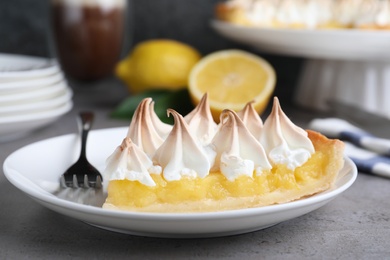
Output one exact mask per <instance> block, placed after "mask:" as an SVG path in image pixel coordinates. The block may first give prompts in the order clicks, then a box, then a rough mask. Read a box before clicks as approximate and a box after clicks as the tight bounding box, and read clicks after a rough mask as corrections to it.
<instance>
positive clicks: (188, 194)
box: [103, 94, 344, 212]
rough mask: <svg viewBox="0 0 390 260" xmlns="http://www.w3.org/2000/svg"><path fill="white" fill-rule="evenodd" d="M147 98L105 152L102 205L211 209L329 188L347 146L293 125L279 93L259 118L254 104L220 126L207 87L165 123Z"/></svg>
mask: <svg viewBox="0 0 390 260" xmlns="http://www.w3.org/2000/svg"><path fill="white" fill-rule="evenodd" d="M153 105H154V103H153V101H152V99H150V98H146V99H144V100H143V101H142V102H141V103H140V104H139V107H138V109H137V110H136V112H135V114H134V117H133V119H132V121H131V124H130V127H129V131H128V134H127V136H126V137H125V138H124V140H123V142H122V144H121V145H120V146H119V147H118V148H117V149H116V150H115V151H114V153H113V154H112V155H111V156H110V157H109V158H108V159H107V167H106V169H105V171H104V177H105V178H104V179H105V180H106V181H108V183H106V184H107V185H108V186H107V192H108V197H107V200H106V202H105V204H104V205H103V207H104V208H115V209H121V210H130V211H143V212H209V211H220V210H232V209H242V208H251V207H259V206H265V205H271V204H277V203H285V202H289V201H293V200H297V199H300V198H303V197H306V196H310V195H313V194H316V193H318V192H321V191H324V190H327V189H329V188H330V187H331V186H332V184H333V182H334V180H335V178H336V176H337V174H338V172H339V170H340V169H341V168H342V166H343V163H344V160H343V150H344V145H343V143H342V142H341V141H339V140H330V139H327V138H326V137H324V136H323V135H321V134H319V133H317V132H313V131H310V130H308V131H305V130H303V129H302V128H299V127H298V126H296V125H294V124H293V123H292V122H291V121H290V119H289V118H288V117H287V116H286V115H285V114H284V112H283V111H282V109H281V107H280V104H279V101H278V99H277V98H276V97H275V98H274V103H273V108H272V111H271V113H270V115H269V116H268V118H267V119H266V120H265V122H264V124H263V122H262V120H261V118H260V117H259V116H258V114H257V113H256V112H255V110H254V108H253V107H252V105H251V103H248V104H247V106H246V107H245V108H244V109H243V110H242V111H240V112H238V113H236V112H234V111H232V110H225V111H223V113H222V114H221V118H220V123H219V125H217V124H216V123H215V122H214V121H213V118H212V116H211V113H210V109H209V107H208V100H207V94H205V96H204V97H203V99H202V101H201V102H200V103H199V105H198V106H197V107H196V108H195V109H194V110H193V111H192V112H191V113H190V114H188V115H186V116H184V117H183V116H182V115H180V114H179V113H178V112H176V111H174V110H168V114H169V115H171V116H173V118H174V125H173V126H170V125H166V124H164V123H162V122H161V121H160V120H159V119H158V117H157V116H156V114H155V112H154V109H153Z"/></svg>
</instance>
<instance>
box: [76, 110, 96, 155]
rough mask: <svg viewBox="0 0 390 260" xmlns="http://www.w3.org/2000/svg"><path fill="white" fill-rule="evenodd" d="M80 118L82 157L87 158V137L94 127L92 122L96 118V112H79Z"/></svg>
mask: <svg viewBox="0 0 390 260" xmlns="http://www.w3.org/2000/svg"><path fill="white" fill-rule="evenodd" d="M79 118H80V123H81V124H80V131H81V152H80V158H85V159H86V158H87V156H86V151H87V150H86V146H87V137H88V133H89V130H91V128H92V122H93V119H94V114H93V113H92V112H89V111H83V112H80V114H79Z"/></svg>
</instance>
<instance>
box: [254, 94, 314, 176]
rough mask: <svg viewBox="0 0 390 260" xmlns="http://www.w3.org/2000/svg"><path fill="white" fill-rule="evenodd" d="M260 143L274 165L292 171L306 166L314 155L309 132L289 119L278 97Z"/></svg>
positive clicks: (264, 127)
mask: <svg viewBox="0 0 390 260" xmlns="http://www.w3.org/2000/svg"><path fill="white" fill-rule="evenodd" d="M260 141H261V143H262V144H263V146H264V149H265V150H266V152H267V154H268V157H269V159H270V160H271V161H272V162H273V163H275V164H278V163H280V164H286V165H287V167H288V168H289V169H292V170H293V169H295V168H296V167H298V166H301V165H302V164H304V163H305V162H306V161H307V160H308V159H309V158H310V157H311V154H313V153H314V146H313V143H312V142H311V140H310V139H309V138H308V134H307V132H306V131H305V130H303V129H302V128H300V127H298V126H296V125H295V124H294V123H293V122H292V121H291V120H290V119H289V118H288V117H287V115H286V114H285V113H284V112H283V110H282V108H281V106H280V104H279V100H278V98H277V97H274V100H273V106H272V111H271V113H270V115H269V116H268V118H267V119H266V120H265V122H264V126H263V131H262V134H261V138H260Z"/></svg>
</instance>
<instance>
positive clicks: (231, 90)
mask: <svg viewBox="0 0 390 260" xmlns="http://www.w3.org/2000/svg"><path fill="white" fill-rule="evenodd" d="M275 84H276V75H275V71H274V69H273V67H272V66H271V65H270V64H269V63H268V62H267V61H266V60H264V59H263V58H261V57H259V56H257V55H254V54H252V53H249V52H246V51H241V50H223V51H217V52H214V53H211V54H209V55H207V56H205V57H204V58H202V59H201V60H200V61H199V62H198V63H197V64H196V65H195V66H194V67H193V68H192V70H191V73H190V75H189V83H188V90H189V93H190V96H191V99H192V101H193V102H194V104H195V105H196V104H198V103H199V101H200V100H201V98H202V96H203V95H204V93H206V92H207V93H208V97H209V103H210V109H211V112H212V114H213V117H214V120H216V121H217V122H218V121H219V115H220V113H221V112H222V110H224V109H226V108H228V109H232V110H234V111H240V110H242V109H243V108H244V106H245V104H246V103H248V102H251V101H252V102H253V106H254V108H255V109H256V111H257V112H258V113H259V114H261V113H262V112H263V111H264V109H265V108H266V107H267V104H268V102H269V100H270V98H271V95H272V93H273V91H274V89H275Z"/></svg>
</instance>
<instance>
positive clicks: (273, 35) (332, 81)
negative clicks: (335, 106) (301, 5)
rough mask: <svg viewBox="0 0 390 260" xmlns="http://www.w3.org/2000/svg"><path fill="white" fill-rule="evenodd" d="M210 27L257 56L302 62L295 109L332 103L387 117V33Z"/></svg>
mask: <svg viewBox="0 0 390 260" xmlns="http://www.w3.org/2000/svg"><path fill="white" fill-rule="evenodd" d="M211 26H212V27H213V28H214V29H215V30H216V31H217V32H218V33H220V34H221V35H223V36H225V37H226V38H229V39H231V40H234V41H237V42H240V43H245V44H248V45H250V46H252V47H255V48H258V49H259V50H261V51H267V52H271V53H276V54H284V55H291V56H298V57H303V58H307V60H306V62H305V64H304V67H303V70H302V73H301V75H300V79H299V82H298V86H297V90H296V92H295V97H294V101H295V102H296V103H297V104H298V105H301V106H304V107H307V108H311V109H316V110H328V109H329V101H337V102H341V103H347V104H349V105H353V106H356V107H359V108H361V109H364V110H367V111H369V112H373V113H375V114H379V115H382V116H385V117H387V118H390V32H389V31H362V30H282V29H262V28H248V27H243V26H235V25H232V24H229V23H225V22H221V21H216V20H214V21H212V23H211Z"/></svg>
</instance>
